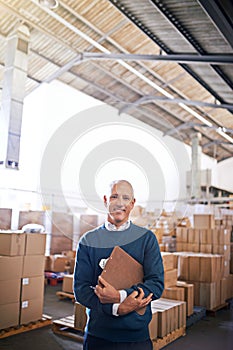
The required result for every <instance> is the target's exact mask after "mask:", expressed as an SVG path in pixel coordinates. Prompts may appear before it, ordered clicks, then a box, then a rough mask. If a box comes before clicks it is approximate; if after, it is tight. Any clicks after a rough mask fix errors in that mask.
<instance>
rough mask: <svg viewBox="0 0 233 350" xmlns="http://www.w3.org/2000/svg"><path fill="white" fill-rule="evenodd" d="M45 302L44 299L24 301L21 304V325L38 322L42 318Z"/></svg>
mask: <svg viewBox="0 0 233 350" xmlns="http://www.w3.org/2000/svg"><path fill="white" fill-rule="evenodd" d="M43 301H44V300H43V298H40V299H29V300H24V301H22V302H21V304H20V318H19V323H20V325H22V324H27V323H29V322H34V321H38V320H40V319H41V318H42V314H43Z"/></svg>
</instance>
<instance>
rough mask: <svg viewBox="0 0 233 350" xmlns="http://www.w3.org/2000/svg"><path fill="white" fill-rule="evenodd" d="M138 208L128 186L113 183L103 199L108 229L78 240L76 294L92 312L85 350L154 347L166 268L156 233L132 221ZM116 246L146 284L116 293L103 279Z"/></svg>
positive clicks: (132, 192) (105, 226)
mask: <svg viewBox="0 0 233 350" xmlns="http://www.w3.org/2000/svg"><path fill="white" fill-rule="evenodd" d="M134 203H135V198H134V191H133V188H132V185H131V184H130V183H129V182H128V181H126V180H117V181H114V182H112V183H111V185H110V193H109V195H105V196H104V204H105V206H106V208H107V210H108V214H107V220H106V222H105V224H104V225H102V226H100V227H98V228H96V229H94V230H92V231H89V232H87V233H86V234H85V235H83V236H82V237H81V239H80V241H79V244H78V247H77V254H76V265H75V272H74V294H75V298H76V300H77V301H78V302H79V303H80V304H83V305H84V306H86V308H87V314H88V321H87V325H86V329H85V337H84V347H83V348H84V350H99V349H100V350H106V349H109V350H110V349H111V350H114V349H118V350H119V349H122V350H124V349H125V350H126V349H127V350H129V349H133V350H152V348H153V346H152V342H151V339H150V336H149V330H148V324H149V322H150V320H151V317H152V314H151V307H150V302H151V300H154V299H158V298H160V296H161V294H162V291H163V287H164V283H163V277H164V272H163V264H162V258H161V254H160V250H159V246H158V242H157V240H156V237H155V235H154V234H153V232H151V231H150V230H148V229H146V228H143V227H139V226H136V225H134V224H133V223H132V222H131V221H130V220H129V215H130V212H131V210H132V209H133V207H134ZM115 246H120V247H121V248H122V249H123V250H124V251H125V252H127V253H128V254H129V255H131V256H132V257H133V258H134V259H135V260H137V261H138V262H139V263H140V264H141V265H142V266H143V271H144V278H143V282H142V283H138V284H136V285H132V286H131V287H130V288H126V289H122V290H117V289H115V288H114V287H113V286H112V285H110V284H109V283H107V281H106V280H105V279H104V278H103V277H100V274H101V272H102V270H103V268H104V266H105V263H106V260H107V259H108V258H109V256H110V254H111V252H112V250H113V248H114V247H115Z"/></svg>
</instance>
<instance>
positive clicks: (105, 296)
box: [95, 276, 120, 304]
mask: <svg viewBox="0 0 233 350" xmlns="http://www.w3.org/2000/svg"><path fill="white" fill-rule="evenodd" d="M95 294H96V295H97V297H98V298H99V300H100V302H101V303H102V304H108V303H111V304H114V303H119V302H120V293H119V291H118V290H117V289H115V288H114V287H113V286H112V285H111V284H109V283H108V282H107V281H105V279H104V278H103V277H101V276H99V284H98V285H97V286H96V287H95Z"/></svg>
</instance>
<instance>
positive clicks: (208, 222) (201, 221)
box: [193, 214, 215, 243]
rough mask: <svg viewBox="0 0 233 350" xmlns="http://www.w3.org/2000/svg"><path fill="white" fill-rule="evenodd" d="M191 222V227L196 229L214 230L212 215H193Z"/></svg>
mask: <svg viewBox="0 0 233 350" xmlns="http://www.w3.org/2000/svg"><path fill="white" fill-rule="evenodd" d="M193 222H194V225H193V226H194V228H196V229H208V228H215V220H214V215H213V214H194V215H193ZM203 243H205V242H203Z"/></svg>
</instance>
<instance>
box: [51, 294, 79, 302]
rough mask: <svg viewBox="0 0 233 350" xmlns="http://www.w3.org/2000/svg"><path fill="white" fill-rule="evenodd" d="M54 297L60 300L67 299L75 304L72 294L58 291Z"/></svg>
mask: <svg viewBox="0 0 233 350" xmlns="http://www.w3.org/2000/svg"><path fill="white" fill-rule="evenodd" d="M56 295H57V296H58V297H59V299H60V300H63V299H67V298H68V299H71V300H72V302H73V303H74V302H75V297H74V294H72V293H66V292H62V291H58V292H57V293H56Z"/></svg>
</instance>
